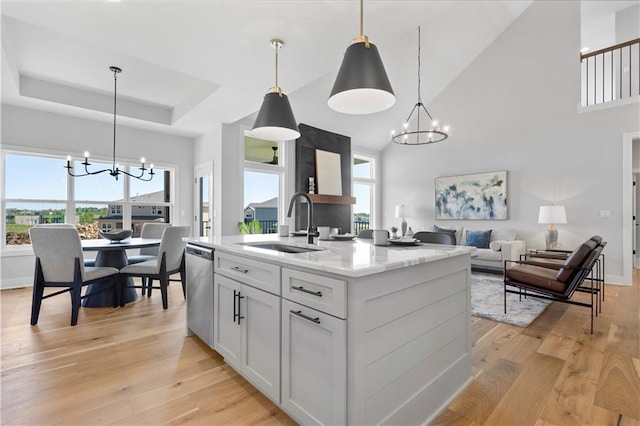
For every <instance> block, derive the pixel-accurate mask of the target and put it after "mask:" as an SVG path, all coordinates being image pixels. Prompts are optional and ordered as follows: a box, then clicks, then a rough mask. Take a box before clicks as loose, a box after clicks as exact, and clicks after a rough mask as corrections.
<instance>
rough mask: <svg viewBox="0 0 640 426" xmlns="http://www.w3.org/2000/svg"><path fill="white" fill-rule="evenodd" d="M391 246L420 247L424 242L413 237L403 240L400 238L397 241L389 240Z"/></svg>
mask: <svg viewBox="0 0 640 426" xmlns="http://www.w3.org/2000/svg"><path fill="white" fill-rule="evenodd" d="M389 244H394V245H398V246H419V245H421V244H422V242H421V241H420V240H417V239H415V238H413V237H401V238H398V239H397V240H389Z"/></svg>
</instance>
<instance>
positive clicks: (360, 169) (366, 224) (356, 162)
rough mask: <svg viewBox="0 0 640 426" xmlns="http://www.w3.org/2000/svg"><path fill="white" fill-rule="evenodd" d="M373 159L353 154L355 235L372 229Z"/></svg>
mask: <svg viewBox="0 0 640 426" xmlns="http://www.w3.org/2000/svg"><path fill="white" fill-rule="evenodd" d="M375 193H376V181H375V159H374V158H372V157H367V156H365V155H361V154H355V153H354V154H353V196H354V197H356V204H355V206H354V207H353V230H354V232H355V233H358V232H360V231H362V230H363V229H370V228H373V227H374V223H375V217H374V211H375V208H374V206H375Z"/></svg>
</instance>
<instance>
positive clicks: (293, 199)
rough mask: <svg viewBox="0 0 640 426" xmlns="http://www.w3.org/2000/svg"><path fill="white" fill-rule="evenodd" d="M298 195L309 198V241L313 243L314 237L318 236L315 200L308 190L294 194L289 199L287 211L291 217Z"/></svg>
mask: <svg viewBox="0 0 640 426" xmlns="http://www.w3.org/2000/svg"><path fill="white" fill-rule="evenodd" d="M298 197H304V198H306V200H307V243H309V244H313V237H315V236H316V230H315V229H314V227H313V201H311V197H309V194H307V193H306V192H296V193H295V194H293V196H292V197H291V201H289V213H287V217H291V212H292V211H293V203H294V202H295V200H296V198H298Z"/></svg>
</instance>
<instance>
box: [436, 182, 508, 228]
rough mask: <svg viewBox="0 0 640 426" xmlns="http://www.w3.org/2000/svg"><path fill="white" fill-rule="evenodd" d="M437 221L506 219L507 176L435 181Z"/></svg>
mask: <svg viewBox="0 0 640 426" xmlns="http://www.w3.org/2000/svg"><path fill="white" fill-rule="evenodd" d="M435 196H436V219H463V220H467V219H479V220H487V219H488V220H497V219H508V215H507V213H508V210H507V172H506V171H498V172H488V173H476V174H471V175H462V176H447V177H439V178H436V182H435Z"/></svg>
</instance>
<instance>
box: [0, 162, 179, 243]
mask: <svg viewBox="0 0 640 426" xmlns="http://www.w3.org/2000/svg"><path fill="white" fill-rule="evenodd" d="M63 161H64V160H62V159H61V158H56V157H49V156H44V155H33V154H18V153H15V154H14V153H7V154H6V155H4V165H5V173H4V176H3V177H4V194H5V195H4V203H5V205H4V207H5V208H4V214H5V244H6V245H7V246H19V245H24V244H30V243H31V242H30V241H29V229H30V228H31V227H33V226H35V225H38V224H46V223H74V224H75V225H76V227H77V228H78V232H79V234H80V238H82V239H94V238H99V232H98V231H99V230H102V231H112V230H117V229H124V227H125V224H126V226H127V227H129V226H130V227H131V229H132V231H133V235H134V236H139V235H140V230H141V228H142V224H143V223H145V222H157V221H163V222H168V221H169V220H170V209H171V206H172V204H171V200H170V191H169V187H168V186H167V185H168V182H170V181H171V179H170V174H169V173H170V171H169V170H163V169H159V168H156V169H155V171H156V179H154V180H153V181H151V182H139V181H136V180H135V179H132V180H130V181H129V194H130V195H129V197H128V198H127V199H126V200H125V199H124V194H125V189H126V187H125V183H126V182H127V180H125V179H123V180H120V181H116V180H115V179H113V178H112V177H111V176H109V175H106V174H105V175H96V176H92V177H87V178H79V179H75V180H72V181H71V182H68V179H70V178H69V177H68V175H67V174H66V171H65V169H64V167H62V164H63ZM43 182H47V184H46V185H43V184H42V183H43ZM68 187H69V188H71V194H67V190H68ZM70 204H71V205H73V206H74V210H75V211H71V212H67V210H66V209H67V207H68V206H69V205H70ZM125 211H126V212H128V214H127V215H125Z"/></svg>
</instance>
